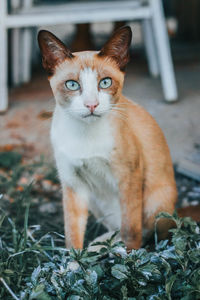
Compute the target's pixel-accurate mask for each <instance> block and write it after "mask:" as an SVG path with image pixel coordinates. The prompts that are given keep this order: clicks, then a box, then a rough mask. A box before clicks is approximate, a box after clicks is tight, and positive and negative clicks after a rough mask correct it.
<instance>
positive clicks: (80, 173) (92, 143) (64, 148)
mask: <svg viewBox="0 0 200 300" xmlns="http://www.w3.org/2000/svg"><path fill="white" fill-rule="evenodd" d="M131 36H132V34H131V29H130V27H128V26H126V27H122V28H120V29H119V30H118V31H116V32H115V33H114V34H113V36H112V37H111V38H110V39H109V41H108V42H107V43H106V44H105V45H104V47H103V48H102V49H101V51H83V52H75V53H71V52H70V50H69V49H68V48H67V47H66V46H65V45H64V44H63V43H62V42H61V41H60V40H59V39H57V38H56V37H55V36H54V35H53V34H52V33H50V32H48V31H45V30H42V31H40V32H39V36H38V41H39V46H40V49H41V53H42V58H43V66H44V68H45V69H46V70H47V72H48V74H49V81H50V85H51V88H52V90H53V93H54V96H55V99H56V107H55V111H54V114H53V121H52V126H51V141H52V145H53V149H54V154H55V159H56V164H57V168H58V173H59V177H60V180H61V183H62V190H63V206H64V223H65V236H66V246H67V247H75V248H82V247H83V240H84V233H85V227H86V223H87V217H88V209H90V210H91V211H92V212H93V214H94V215H95V216H96V217H97V218H99V217H103V222H104V225H105V226H106V227H107V228H108V229H109V230H117V229H120V233H121V238H122V240H123V241H124V242H125V244H126V246H127V248H128V249H131V248H136V249H137V248H139V247H141V244H142V239H143V238H145V237H148V236H149V235H150V234H151V233H152V231H153V229H154V219H155V216H156V215H157V214H158V213H159V212H160V211H167V212H169V213H172V212H173V210H174V206H175V202H176V198H177V192H176V185H175V181H174V173H173V167H172V162H171V158H170V153H169V149H168V146H167V143H166V140H165V138H164V135H163V133H162V131H161V129H160V128H159V126H158V125H157V123H156V122H155V120H154V119H153V118H152V117H151V116H150V115H149V113H148V112H146V111H145V110H144V109H143V108H142V107H140V106H139V105H138V104H136V103H134V102H133V101H130V100H128V99H126V98H125V97H124V96H123V95H122V88H123V82H124V74H125V73H124V70H125V67H126V64H127V63H128V60H129V46H130V43H131ZM167 222H168V221H167V220H166V219H163V220H161V221H160V222H159V228H158V231H159V234H160V236H161V237H162V235H164V234H166V232H167V228H168V226H169V224H168V223H167Z"/></svg>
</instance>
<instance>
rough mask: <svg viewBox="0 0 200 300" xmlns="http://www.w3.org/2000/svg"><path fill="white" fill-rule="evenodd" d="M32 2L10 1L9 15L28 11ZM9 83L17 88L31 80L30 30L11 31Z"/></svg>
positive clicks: (29, 0) (30, 0) (15, 29)
mask: <svg viewBox="0 0 200 300" xmlns="http://www.w3.org/2000/svg"><path fill="white" fill-rule="evenodd" d="M32 6H33V0H23V1H22V0H21V1H20V0H10V10H11V13H18V12H19V11H20V10H21V9H26V10H28V9H30V8H31V7H32ZM11 45H12V48H11V66H12V72H11V81H12V85H13V86H17V85H19V84H21V83H24V82H29V81H30V79H31V52H32V51H31V50H32V49H31V48H32V29H30V28H14V29H12V30H11Z"/></svg>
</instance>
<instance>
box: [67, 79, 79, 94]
mask: <svg viewBox="0 0 200 300" xmlns="http://www.w3.org/2000/svg"><path fill="white" fill-rule="evenodd" d="M65 85H66V87H67V88H68V89H69V90H70V91H77V90H79V89H80V85H79V83H78V82H77V81H75V80H67V81H66V82H65Z"/></svg>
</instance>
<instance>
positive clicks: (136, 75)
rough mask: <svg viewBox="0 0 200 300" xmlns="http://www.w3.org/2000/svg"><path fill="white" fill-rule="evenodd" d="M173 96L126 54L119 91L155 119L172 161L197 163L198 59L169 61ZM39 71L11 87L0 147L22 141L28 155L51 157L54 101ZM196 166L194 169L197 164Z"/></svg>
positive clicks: (1, 119) (0, 122)
mask: <svg viewBox="0 0 200 300" xmlns="http://www.w3.org/2000/svg"><path fill="white" fill-rule="evenodd" d="M175 69H176V78H177V84H178V91H179V101H178V102H177V103H173V104H167V103H166V102H164V100H163V94H162V88H161V82H160V79H153V78H151V77H150V76H149V74H148V69H147V65H146V62H145V61H144V60H143V59H141V58H138V59H137V58H134V59H132V61H131V63H130V65H129V67H128V70H127V75H126V80H125V87H124V94H125V95H126V96H128V97H129V98H131V99H133V100H134V101H135V102H138V103H139V104H141V105H142V106H144V107H145V108H146V109H147V110H148V111H149V112H150V113H151V114H152V115H153V116H154V117H155V119H156V120H157V122H158V123H159V125H160V127H161V128H162V129H163V131H164V133H165V136H166V138H167V141H168V144H169V147H170V150H171V154H172V158H173V161H174V162H175V163H181V162H182V161H184V160H185V159H189V160H191V161H192V160H193V161H195V164H198V163H199V166H200V61H190V62H184V63H183V62H178V63H176V66H175ZM51 97H52V94H51V90H50V88H49V85H48V82H47V80H46V76H45V75H41V73H38V74H36V75H35V76H34V78H33V79H32V81H31V83H30V84H27V85H24V86H22V87H20V88H17V89H13V90H12V91H11V93H10V108H9V110H8V112H7V113H6V114H4V115H1V116H0V128H1V129H0V148H1V149H2V148H4V146H5V145H14V146H15V145H18V146H19V147H20V146H22V147H23V146H25V147H26V149H27V150H28V156H30V157H33V156H35V155H38V154H43V153H44V154H45V155H48V156H49V157H52V156H51V153H52V152H51V146H50V142H49V126H50V120H49V119H46V118H45V115H44V114H43V112H45V111H52V110H53V107H54V100H53V99H50V98H51ZM199 170H200V168H199Z"/></svg>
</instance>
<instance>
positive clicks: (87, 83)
mask: <svg viewBox="0 0 200 300" xmlns="http://www.w3.org/2000/svg"><path fill="white" fill-rule="evenodd" d="M131 37H132V33H131V29H130V27H128V26H126V27H122V28H120V29H119V30H117V31H116V32H115V33H114V34H113V35H112V36H111V38H110V39H109V40H108V41H107V43H106V44H105V45H104V46H103V48H102V49H101V50H100V51H82V52H74V53H71V51H70V50H69V49H68V48H67V47H66V46H65V45H64V44H63V43H62V42H61V41H60V40H59V39H58V38H57V37H55V36H54V35H53V34H52V33H50V32H48V31H46V30H41V31H40V32H39V35H38V42H39V46H40V50H41V53H42V61H43V67H44V68H45V69H46V71H47V72H48V75H49V77H48V78H49V81H50V85H51V88H52V90H53V93H54V96H55V99H56V102H57V103H58V105H60V106H61V107H62V108H63V109H64V110H65V111H66V113H68V114H69V115H71V116H73V117H75V118H78V119H81V120H84V121H91V120H97V119H99V118H101V117H103V116H104V115H106V114H107V113H108V112H109V111H110V110H111V109H112V107H113V105H114V104H115V103H116V102H117V101H118V99H119V97H120V94H121V91H122V87H123V81H124V70H125V67H126V64H127V63H128V61H129V46H130V43H131Z"/></svg>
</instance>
